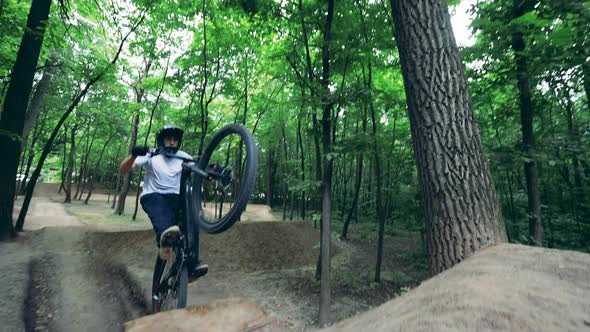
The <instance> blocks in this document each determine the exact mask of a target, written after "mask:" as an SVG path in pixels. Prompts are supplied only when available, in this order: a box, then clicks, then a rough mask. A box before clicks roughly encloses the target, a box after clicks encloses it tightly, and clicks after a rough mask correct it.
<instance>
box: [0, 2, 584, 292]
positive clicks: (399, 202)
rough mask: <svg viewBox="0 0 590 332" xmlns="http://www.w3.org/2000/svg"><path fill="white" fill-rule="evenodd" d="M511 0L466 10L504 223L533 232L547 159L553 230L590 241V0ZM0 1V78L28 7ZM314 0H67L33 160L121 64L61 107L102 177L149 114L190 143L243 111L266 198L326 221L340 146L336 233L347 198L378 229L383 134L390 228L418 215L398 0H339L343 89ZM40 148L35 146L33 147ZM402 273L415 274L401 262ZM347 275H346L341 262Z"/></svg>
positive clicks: (365, 229) (471, 61)
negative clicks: (525, 91) (533, 177)
mask: <svg viewBox="0 0 590 332" xmlns="http://www.w3.org/2000/svg"><path fill="white" fill-rule="evenodd" d="M458 2H459V1H449V4H450V5H451V6H453V5H455V4H456V3H458ZM512 3H513V2H512V1H508V0H493V1H478V2H477V3H476V4H475V5H474V6H473V8H472V11H473V13H474V14H475V19H474V20H473V22H472V25H471V29H472V31H473V33H474V35H475V37H476V43H475V45H474V46H473V47H470V48H466V49H464V50H462V56H463V60H464V61H465V64H466V67H465V70H466V76H467V78H468V82H469V91H470V93H471V96H472V102H473V106H474V109H475V111H476V115H477V121H478V123H479V126H480V133H481V136H482V139H483V142H484V144H485V153H486V156H487V158H488V160H489V161H490V167H491V171H492V174H493V178H494V182H495V185H496V189H497V194H498V198H499V200H500V202H501V206H502V210H503V215H504V218H505V220H506V225H507V229H508V230H509V233H510V235H511V240H512V241H513V242H527V241H526V237H527V234H528V225H527V192H526V186H525V184H524V177H523V169H522V168H523V167H522V164H523V161H524V160H525V159H526V158H531V157H534V158H535V159H536V160H537V163H538V165H539V170H540V171H539V175H540V182H541V188H542V202H543V205H544V206H543V211H542V212H543V216H542V217H543V220H544V226H545V229H546V231H547V237H546V239H547V240H546V243H545V244H546V245H547V246H551V247H557V248H569V249H576V250H588V247H589V246H590V245H589V239H590V230H589V229H588V223H587V220H589V219H588V218H587V216H588V215H589V214H588V211H589V210H590V206H588V205H589V202H590V166H589V165H590V155H589V154H590V153H589V151H590V149H588V148H587V147H588V146H589V145H588V144H589V138H588V137H589V135H588V128H590V112H588V109H589V107H588V105H589V104H588V96H587V94H588V93H589V90H588V89H589V88H587V83H586V82H590V78H589V77H590V69H588V68H587V66H588V65H587V62H588V56H589V55H590V50H589V46H588V45H590V39H589V38H590V37H588V33H587V31H590V27H589V26H588V25H589V22H590V14H589V12H590V10H589V9H588V8H590V7H589V6H588V1H587V0H574V1H556V2H555V1H554V2H552V1H545V2H530V3H531V4H533V5H532V6H529V8H528V10H527V11H526V12H525V14H524V15H522V16H520V17H518V18H516V19H512V16H513V15H512V6H513V4H512ZM3 4H4V7H3V10H2V13H0V15H1V16H0V35H1V36H2V37H1V40H2V43H0V91H4V90H5V88H6V86H7V82H8V79H9V74H10V69H11V67H12V65H13V62H14V59H15V58H16V50H17V48H18V44H19V42H20V38H21V36H22V32H23V27H24V24H25V21H26V15H27V12H28V7H29V4H28V3H26V2H20V1H14V0H7V1H4V2H3ZM527 4H528V2H527ZM301 5H302V6H301V8H299V2H298V1H291V2H276V1H266V0H264V1H263V0H258V1H232V0H227V1H226V0H224V1H207V2H194V1H187V0H180V1H173V2H166V1H160V2H157V1H131V2H118V1H115V2H113V1H104V0H97V1H72V2H71V7H70V8H71V11H70V13H69V14H68V16H69V19H65V18H63V17H61V16H60V13H59V11H58V10H57V9H56V8H57V6H54V10H53V12H52V13H51V16H50V20H49V22H48V28H47V32H46V34H45V40H44V44H43V45H44V47H43V50H42V55H41V59H40V62H39V63H40V64H42V63H44V60H45V59H51V58H52V57H55V59H56V66H57V70H56V71H55V74H54V77H53V78H52V81H51V85H50V88H49V91H48V93H47V95H46V97H45V99H44V102H43V111H42V115H41V116H40V117H39V120H38V122H37V128H36V129H35V130H36V132H37V133H38V136H39V137H38V140H37V141H36V143H35V146H34V151H35V152H36V154H35V155H34V156H33V159H34V160H35V158H38V155H39V152H40V150H41V148H42V146H43V144H44V142H45V141H46V140H47V139H48V136H49V133H50V132H51V130H52V129H53V127H54V126H55V125H56V123H57V121H58V119H59V118H60V117H61V115H62V114H63V113H64V112H65V110H66V109H67V107H68V106H69V105H70V103H71V101H72V99H73V98H74V96H76V95H77V93H79V92H80V91H81V89H82V88H83V86H84V84H85V83H86V82H88V81H89V80H90V79H91V78H93V77H95V76H96V75H97V74H98V73H101V72H103V71H105V69H107V68H108V70H107V71H106V73H105V74H104V75H103V76H102V78H101V80H100V81H99V82H98V83H97V84H96V85H95V86H93V88H92V89H91V91H90V92H89V93H88V95H87V96H86V97H85V98H84V99H83V100H82V101H81V103H80V104H79V106H78V107H77V109H76V110H75V111H74V113H73V114H72V115H71V116H70V118H69V119H68V121H67V122H66V124H65V127H66V128H68V130H71V129H72V128H73V127H74V125H79V129H78V131H77V133H76V140H77V144H78V149H77V151H76V165H77V167H78V168H79V167H80V165H81V160H82V159H83V157H85V154H86V151H85V146H86V145H85V144H86V143H85V142H86V139H87V138H88V137H89V135H91V133H92V132H93V131H94V130H96V132H97V134H96V138H95V142H94V144H93V145H92V148H91V149H90V150H89V152H88V154H89V155H88V162H89V164H90V165H92V166H93V167H94V166H95V165H96V167H97V174H96V177H97V179H99V181H100V182H101V183H102V184H103V185H105V186H106V187H108V188H111V189H112V190H115V187H116V179H117V169H118V164H119V163H120V161H121V160H122V159H123V158H124V156H125V155H127V153H128V150H129V144H130V140H131V121H132V118H133V116H134V115H139V117H140V126H139V131H138V137H139V139H138V142H140V143H141V144H143V142H144V141H146V142H147V144H148V145H153V142H154V135H155V131H156V130H157V128H158V127H160V126H162V125H163V124H165V123H170V122H171V123H176V124H178V125H180V126H182V127H183V128H184V129H185V133H186V134H185V140H184V142H183V149H185V150H186V151H188V152H189V153H192V154H197V153H198V150H199V145H200V141H201V139H204V141H205V142H206V141H207V140H208V138H210V137H211V135H212V134H213V133H214V132H215V131H216V130H217V129H219V128H220V127H221V126H223V125H225V124H227V123H232V122H239V123H244V124H245V125H246V126H248V127H249V128H250V129H251V130H252V131H253V132H254V135H255V138H256V140H257V144H258V148H259V169H258V178H257V187H256V188H255V191H256V192H255V193H254V195H255V196H256V197H259V199H260V200H262V201H265V202H266V195H267V194H269V193H270V194H271V195H272V196H271V197H270V201H271V204H272V205H273V206H274V207H275V208H277V207H279V206H283V203H285V202H287V203H288V204H287V205H286V206H287V208H288V209H293V210H294V214H295V215H296V216H297V215H299V217H301V218H305V219H307V220H309V221H312V222H314V221H315V222H316V223H317V222H318V221H319V218H320V216H321V201H320V197H321V188H320V184H321V182H320V181H319V180H318V179H319V178H320V175H321V173H322V172H323V171H322V170H321V168H322V164H321V162H322V160H323V158H324V157H327V158H328V159H330V160H332V161H333V162H334V164H333V165H334V173H333V179H332V180H333V181H332V183H333V187H332V197H333V209H332V210H333V211H332V212H333V216H334V223H333V229H334V231H335V232H336V233H340V230H341V227H343V225H344V222H345V221H346V220H347V218H348V216H349V215H351V216H352V218H351V222H352V223H353V224H354V231H355V232H358V235H359V237H360V238H363V239H375V238H376V232H377V225H378V222H379V220H377V213H376V208H375V205H376V203H375V200H376V199H375V188H376V178H375V174H374V162H375V160H374V155H373V147H374V142H377V147H378V149H379V151H380V156H379V157H380V161H381V168H382V175H381V179H380V180H382V190H383V196H384V206H385V207H384V209H385V215H386V228H385V232H386V235H390V236H392V235H396V234H404V232H405V231H411V232H417V231H420V230H422V229H423V228H424V220H423V214H424V209H423V207H422V206H421V198H420V183H419V179H418V174H417V172H416V168H415V165H414V163H415V162H414V151H413V144H412V131H411V128H410V122H409V119H408V117H407V115H406V96H405V86H404V83H403V77H402V73H401V69H400V63H399V56H398V53H397V49H396V45H395V40H394V38H393V24H392V18H391V10H390V8H389V7H388V6H389V4H388V3H387V2H373V1H364V0H361V1H341V2H337V5H336V9H335V10H336V13H335V16H334V17H335V20H334V25H333V29H332V36H331V37H332V41H331V43H330V45H329V47H330V52H331V53H330V54H331V58H330V62H329V63H330V70H331V71H330V93H329V96H328V97H327V98H324V99H322V98H321V97H322V93H325V92H324V91H322V90H321V89H320V86H321V82H322V81H321V79H322V75H323V72H322V68H323V67H322V59H321V55H322V46H323V45H322V43H323V33H322V28H323V22H324V20H325V3H324V2H321V1H307V0H306V1H302V3H301ZM144 12H145V13H146V14H147V15H146V16H145V18H144V20H143V21H142V24H141V26H140V27H139V28H138V30H137V31H136V32H135V33H133V34H131V35H130V36H129V37H128V40H127V43H126V45H127V46H125V47H124V48H123V50H122V53H121V55H120V59H119V61H118V65H117V66H110V65H109V63H110V61H111V60H112V57H113V55H114V54H115V53H116V51H117V47H118V45H119V42H120V41H121V38H122V37H123V36H125V34H126V32H127V31H128V30H129V27H130V25H131V24H133V23H134V22H137V21H138V20H139V18H140V17H141V15H142V13H144ZM304 31H305V35H304V33H303V32H304ZM515 31H518V32H520V33H522V34H523V37H524V39H525V41H526V45H527V47H526V48H525V50H524V51H523V54H524V55H525V56H526V57H527V60H528V71H529V80H530V86H531V87H533V89H532V99H533V103H534V107H535V118H534V127H535V128H534V129H535V136H536V139H537V149H536V151H535V152H534V154H532V155H526V156H525V155H523V153H522V152H521V151H522V132H521V128H520V111H519V100H518V93H517V87H516V77H515V63H514V52H513V51H512V48H511V41H512V35H513V33H514V32H515ZM369 63H370V65H371V75H372V76H371V78H372V81H371V86H369V84H368V78H369ZM147 64H150V65H149V66H147ZM147 67H149V70H146V68H147ZM42 70H43V68H40V69H39V71H38V73H37V74H38V75H36V83H37V82H38V80H39V79H40V77H41V74H42ZM584 84H586V85H584ZM160 89H162V90H161V91H162V93H161V95H160V98H159V99H158V94H159V93H160ZM3 95H4V94H3V93H2V94H0V102H1V101H2V98H3ZM139 95H141V96H142V99H141V102H138V100H139V98H138V97H139ZM322 100H324V101H325V100H328V101H330V102H331V103H333V112H332V117H331V122H330V124H331V126H332V128H331V129H332V131H333V135H332V137H331V141H332V142H331V143H332V146H331V149H332V151H331V153H329V154H328V155H327V156H325V155H324V151H323V150H322V149H323V148H322V142H321V137H320V133H321V125H322V123H321V122H320V121H321V111H322V109H323V107H324V106H325V105H324V104H322ZM371 102H372V104H371ZM371 106H372V107H373V110H374V111H375V113H376V120H377V123H378V125H377V133H376V135H374V134H373V130H372V126H371V121H370V114H371ZM152 110H153V119H152V123H151V129H149V130H148V128H149V125H150V117H151V115H152ZM314 118H315V119H316V121H317V122H316V123H314ZM148 131H149V132H148ZM66 134H67V133H66V132H65V129H64V130H62V133H61V134H60V137H59V138H58V140H57V144H56V146H55V147H54V150H53V151H52V154H51V156H52V157H51V159H50V160H51V161H48V163H47V165H46V167H47V168H48V169H50V170H51V172H53V173H57V174H56V176H55V177H54V178H60V177H61V169H62V166H64V163H67V158H64V148H65V150H66V151H69V150H68V149H69V142H68V136H67V135H66ZM316 139H317V142H318V146H319V151H316ZM105 146H106V148H105V151H104V156H103V159H102V161H101V162H100V163H98V159H99V154H100V153H101V150H102V148H103V147H105ZM316 152H317V154H316ZM28 156H29V154H28V151H27V152H26V158H23V160H26V159H27V158H28ZM317 156H319V158H318V157H317ZM318 159H319V160H318ZM318 161H319V166H320V167H319V169H318ZM361 163H362V164H361ZM23 164H24V162H23ZM23 166H24V165H23ZM358 166H361V167H360V173H357V170H358V169H359V168H358ZM23 168H24V167H23ZM23 171H24V170H23ZM79 173H80V171H79V169H78V170H77V172H76V174H79ZM358 176H360V179H361V180H362V181H361V183H360V187H359V198H358V202H357V204H356V205H355V206H352V200H353V197H354V194H355V192H356V179H357V177H358ZM52 177H53V176H52ZM78 178H79V175H77V178H76V179H75V180H76V181H77V180H78ZM133 181H137V179H134V180H133ZM271 187H272V189H273V192H272V193H271V192H270V191H271V190H270V189H271ZM393 278H394V279H403V278H402V276H399V275H397V276H393ZM342 282H344V283H347V282H350V280H349V278H347V277H343V280H342Z"/></svg>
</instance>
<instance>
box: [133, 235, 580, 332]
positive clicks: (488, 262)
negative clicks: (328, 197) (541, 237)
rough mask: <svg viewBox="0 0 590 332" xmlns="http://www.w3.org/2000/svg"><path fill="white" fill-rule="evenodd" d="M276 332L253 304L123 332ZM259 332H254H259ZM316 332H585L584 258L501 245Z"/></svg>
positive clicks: (204, 310)
mask: <svg viewBox="0 0 590 332" xmlns="http://www.w3.org/2000/svg"><path fill="white" fill-rule="evenodd" d="M197 327H199V328H198V329H199V330H201V329H202V330H203V331H282V330H284V329H283V328H282V327H281V326H280V325H279V324H273V323H271V322H269V321H268V318H267V317H266V316H265V314H264V313H263V311H262V310H261V309H260V307H258V306H257V305H256V304H255V303H252V302H250V301H247V300H240V299H228V300H217V301H214V302H211V303H209V304H208V305H206V306H196V307H192V308H190V309H189V310H175V311H172V312H168V313H160V314H157V315H151V316H146V317H142V318H140V319H138V320H136V321H132V322H128V323H127V324H126V325H125V328H126V330H127V331H134V332H137V331H161V330H174V331H193V330H195V329H196V328H197ZM258 328H260V329H258ZM321 331H326V332H328V331H355V332H356V331H519V332H520V331H531V332H538V331H590V255H588V254H583V253H578V252H571V251H561V250H551V249H542V248H534V247H528V246H521V245H509V244H502V245H498V246H494V247H490V248H487V249H484V250H482V251H481V252H479V253H477V254H475V255H474V256H472V257H470V258H469V259H467V260H465V261H464V262H463V263H461V264H459V265H457V266H455V267H454V268H452V269H450V270H448V271H446V272H444V273H441V274H439V275H437V276H435V277H433V278H431V279H429V280H427V281H425V282H424V283H422V284H421V285H420V286H419V287H417V288H416V289H414V290H412V291H410V292H408V293H405V294H403V295H402V296H400V297H398V298H396V299H394V300H392V301H389V302H387V303H385V304H383V305H381V306H380V307H378V308H375V309H373V310H370V311H368V312H365V313H362V314H359V315H357V316H355V317H352V318H349V319H346V320H344V321H341V322H338V323H336V324H335V325H333V326H331V327H329V328H327V329H324V330H321Z"/></svg>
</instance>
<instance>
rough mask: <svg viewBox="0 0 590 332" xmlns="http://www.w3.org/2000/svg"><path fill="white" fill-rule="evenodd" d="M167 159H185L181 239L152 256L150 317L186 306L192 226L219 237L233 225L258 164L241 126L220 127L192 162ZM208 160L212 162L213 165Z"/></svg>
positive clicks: (249, 137) (179, 215)
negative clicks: (165, 254) (169, 250)
mask: <svg viewBox="0 0 590 332" xmlns="http://www.w3.org/2000/svg"><path fill="white" fill-rule="evenodd" d="M235 136H237V137H238V139H239V142H238V144H237V145H235V144H233V143H235V142H234V138H235ZM232 153H235V155H232ZM244 153H245V156H244ZM156 154H157V152H156V153H153V154H152V156H154V155H156ZM168 156H169V157H173V158H178V159H182V160H183V161H184V163H183V167H182V173H181V178H180V184H181V185H180V208H179V210H178V211H177V213H176V220H177V224H178V225H179V228H180V238H179V240H178V241H177V243H176V244H175V245H174V247H173V255H172V258H171V259H170V260H168V261H164V260H162V259H161V258H160V257H159V256H157V258H156V265H155V267H154V275H153V281H152V311H153V312H154V313H156V312H160V311H162V310H166V309H168V308H170V309H175V308H184V307H186V304H187V288H188V282H189V280H188V279H189V275H188V263H189V262H192V261H193V255H192V254H193V249H194V246H198V245H199V244H198V243H195V239H194V232H193V231H194V228H193V227H201V229H202V230H204V231H206V232H207V233H210V234H218V233H221V232H223V231H225V230H227V229H228V228H230V227H231V226H232V225H234V223H235V222H236V221H237V220H238V219H239V218H240V216H241V215H242V212H243V211H244V210H245V208H246V205H247V203H248V198H249V196H250V191H251V189H252V187H253V186H254V180H255V177H256V166H257V149H256V143H255V141H254V137H253V136H252V134H251V133H250V131H249V130H248V129H247V128H246V127H244V126H242V125H238V124H231V125H227V126H225V127H223V128H221V129H220V130H219V131H218V132H217V133H216V134H215V135H214V136H213V137H212V138H211V140H210V142H209V143H208V144H207V146H206V148H205V150H204V152H203V154H202V155H201V156H200V157H198V158H197V159H196V160H195V159H188V158H182V157H176V156H174V155H168ZM222 157H223V158H224V159H225V162H224V164H225V165H226V166H221V165H222V164H221V163H220V162H219V161H218V160H217V159H219V158H222ZM212 160H216V161H215V162H213V163H212V162H211V161H212ZM209 205H211V206H209ZM224 205H225V210H224Z"/></svg>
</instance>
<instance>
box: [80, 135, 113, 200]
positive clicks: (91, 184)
mask: <svg viewBox="0 0 590 332" xmlns="http://www.w3.org/2000/svg"><path fill="white" fill-rule="evenodd" d="M113 137H114V135H110V136H109V138H108V139H107V141H106V142H105V143H104V145H103V146H102V149H101V150H100V155H99V156H98V161H96V164H95V165H94V168H93V169H92V173H90V177H89V181H88V195H86V199H85V200H84V205H88V201H89V200H90V196H91V195H92V191H93V190H94V179H95V178H96V174H97V173H98V166H99V165H100V162H101V161H102V156H103V155H104V151H105V150H106V148H107V146H108V145H109V143H110V142H111V139H113Z"/></svg>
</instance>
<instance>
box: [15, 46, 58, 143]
mask: <svg viewBox="0 0 590 332" xmlns="http://www.w3.org/2000/svg"><path fill="white" fill-rule="evenodd" d="M54 70H55V60H54V59H53V58H52V57H50V58H49V59H47V60H45V69H44V70H43V76H42V77H41V80H40V81H39V83H37V87H36V89H35V93H34V94H33V98H32V99H31V103H30V105H29V110H28V111H27V114H25V123H24V126H23V140H24V141H25V142H26V141H27V139H28V137H29V133H30V132H31V129H33V127H34V126H35V123H36V122H37V117H38V116H39V112H40V111H41V105H43V99H44V98H45V94H46V92H47V90H48V88H49V82H50V81H51V78H52V76H53V71H54Z"/></svg>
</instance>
